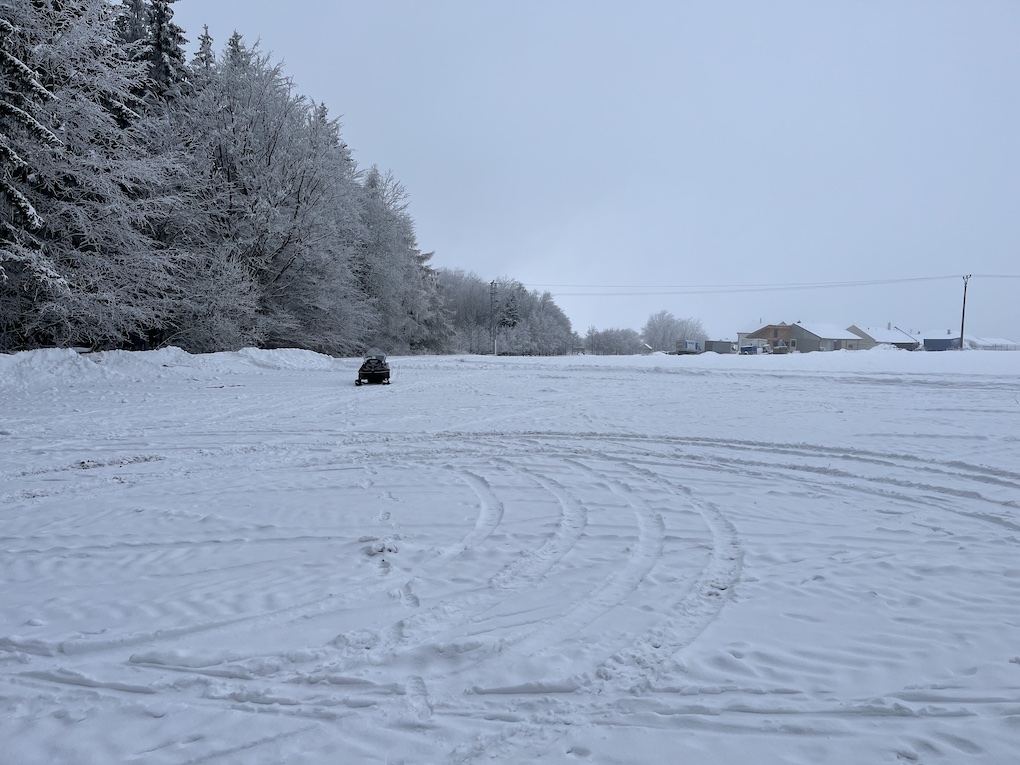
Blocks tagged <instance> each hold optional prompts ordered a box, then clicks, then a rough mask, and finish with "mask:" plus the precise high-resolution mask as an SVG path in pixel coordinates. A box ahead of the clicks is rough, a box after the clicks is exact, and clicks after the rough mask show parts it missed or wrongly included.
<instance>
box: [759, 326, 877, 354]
mask: <svg viewBox="0 0 1020 765" xmlns="http://www.w3.org/2000/svg"><path fill="white" fill-rule="evenodd" d="M747 338H748V339H749V340H756V339H761V340H766V341H767V342H768V344H769V349H770V350H771V351H772V353H794V352H800V353H809V352H810V351H844V350H846V351H856V350H858V349H860V347H861V338H860V337H859V336H858V335H855V334H854V333H853V332H851V331H850V330H848V329H843V328H842V327H840V326H839V325H837V324H804V323H803V322H799V321H798V322H797V323H795V324H786V323H785V322H782V323H779V324H767V325H766V326H764V327H762V328H761V329H758V330H755V331H754V332H751V333H750V334H748V335H747Z"/></svg>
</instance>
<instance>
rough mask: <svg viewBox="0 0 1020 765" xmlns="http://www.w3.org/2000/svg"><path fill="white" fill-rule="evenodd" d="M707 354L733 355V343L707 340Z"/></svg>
mask: <svg viewBox="0 0 1020 765" xmlns="http://www.w3.org/2000/svg"><path fill="white" fill-rule="evenodd" d="M705 352H706V353H711V352H714V353H733V343H732V342H730V341H729V340H706V341H705Z"/></svg>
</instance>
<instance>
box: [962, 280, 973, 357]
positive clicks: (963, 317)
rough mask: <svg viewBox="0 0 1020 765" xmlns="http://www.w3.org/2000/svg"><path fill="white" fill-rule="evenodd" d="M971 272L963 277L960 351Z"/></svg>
mask: <svg viewBox="0 0 1020 765" xmlns="http://www.w3.org/2000/svg"><path fill="white" fill-rule="evenodd" d="M971 276H972V274H967V275H966V276H965V277H963V310H962V311H961V313H960V350H961V351H962V350H963V348H964V346H963V324H964V322H965V321H966V320H967V282H969V281H970V277H971Z"/></svg>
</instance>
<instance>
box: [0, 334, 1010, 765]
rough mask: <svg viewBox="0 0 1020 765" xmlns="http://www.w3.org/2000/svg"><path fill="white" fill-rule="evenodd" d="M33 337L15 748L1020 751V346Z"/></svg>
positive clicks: (372, 759)
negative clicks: (354, 347)
mask: <svg viewBox="0 0 1020 765" xmlns="http://www.w3.org/2000/svg"><path fill="white" fill-rule="evenodd" d="M390 361H391V366H392V368H393V384H392V385H391V386H388V387H384V386H372V387H367V386H366V387H362V388H358V387H355V385H354V379H355V376H356V373H357V369H358V366H359V363H360V360H359V359H333V358H329V357H326V356H320V355H315V354H312V353H308V352H302V351H256V350H246V351H241V352H238V353H220V354H211V355H205V356H191V355H188V354H186V353H183V352H181V351H179V350H176V349H167V350H162V351H157V352H147V353H122V352H114V353H99V354H88V355H77V354H75V353H73V352H71V351H42V352H29V353H19V354H15V355H9V356H0V742H2V744H0V747H2V749H0V761H2V762H3V763H5V765H28V764H32V765H34V764H35V763H46V764H47V765H49V764H50V763H75V764H76V765H86V764H88V763H95V764H97V765H98V764H103V765H106V764H108V763H146V764H148V763H152V764H154V765H162V764H166V765H185V763H216V764H217V765H219V764H224V763H237V764H241V763H244V764H245V765H248V764H249V763H266V764H268V763H273V764H274V765H275V764H276V763H289V764H293V763H308V764H311V763H315V764H316V765H321V763H406V764H410V763H481V762H501V763H575V762H576V763H642V765H647V764H648V763H712V764H715V765H719V764H722V765H729V764H733V765H736V764H738V763H739V764H740V765H743V764H744V763H749V762H754V763H759V764H760V763H776V764H777V765H778V764H779V763H783V764H784V765H790V764H791V763H810V764H811V765H816V764H817V763H829V764H831V763H868V764H869V765H871V764H874V763H964V762H966V763H1001V764H1002V765H1006V764H1007V763H1015V762H1017V761H1018V757H1020V353H1006V352H1003V353H992V352H978V351H968V352H949V353H908V352H905V351H889V350H884V351H883V350H875V351H858V352H837V353H814V354H799V355H798V354H795V355H789V356H755V357H749V356H717V355H714V354H707V355H702V356H697V357H693V356H663V355H656V356H649V357H643V358H641V357H628V358H588V357H571V358H548V359H520V358H485V357H415V358H392V359H390Z"/></svg>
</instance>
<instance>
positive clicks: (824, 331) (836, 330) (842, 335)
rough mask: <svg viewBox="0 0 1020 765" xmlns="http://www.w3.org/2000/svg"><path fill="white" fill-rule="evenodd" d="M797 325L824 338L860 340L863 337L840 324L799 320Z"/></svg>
mask: <svg viewBox="0 0 1020 765" xmlns="http://www.w3.org/2000/svg"><path fill="white" fill-rule="evenodd" d="M796 326H798V327H800V328H801V329H803V330H805V331H807V332H810V333H811V334H812V335H814V336H815V337H820V338H822V339H823V340H860V339H861V338H860V337H858V336H857V335H855V334H854V333H853V332H851V331H850V330H849V329H844V328H843V327H841V326H839V325H838V324H815V323H814V322H811V323H804V322H802V321H798V322H797V324H796Z"/></svg>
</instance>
